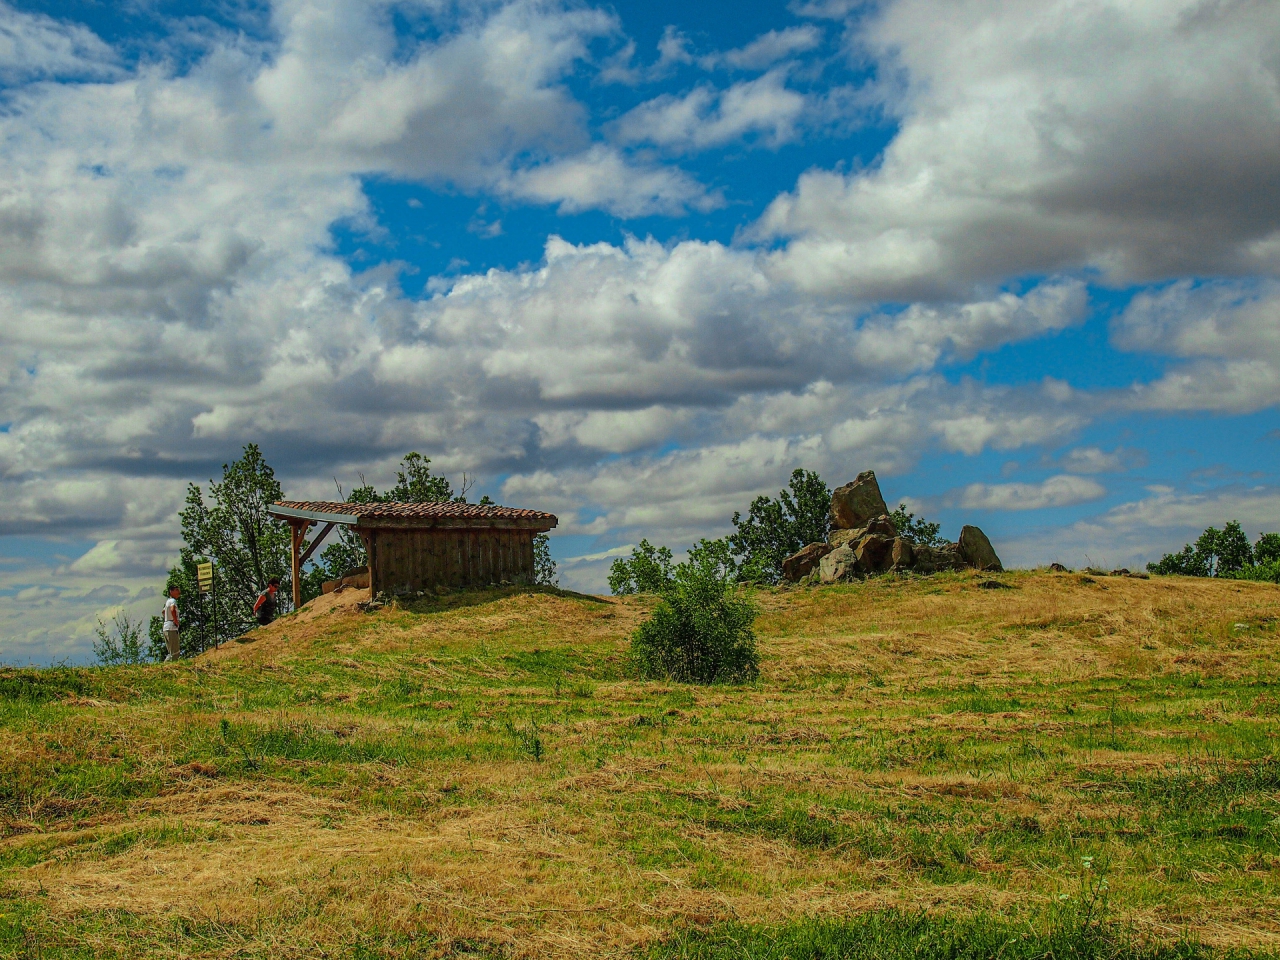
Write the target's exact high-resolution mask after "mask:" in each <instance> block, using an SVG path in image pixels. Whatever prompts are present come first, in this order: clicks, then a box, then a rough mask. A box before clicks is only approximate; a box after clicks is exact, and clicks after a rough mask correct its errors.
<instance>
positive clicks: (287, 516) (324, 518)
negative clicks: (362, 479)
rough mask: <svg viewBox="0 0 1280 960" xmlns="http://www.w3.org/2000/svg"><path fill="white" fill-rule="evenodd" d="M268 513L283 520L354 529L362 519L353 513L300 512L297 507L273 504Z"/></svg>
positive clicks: (268, 508)
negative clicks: (334, 524) (333, 524)
mask: <svg viewBox="0 0 1280 960" xmlns="http://www.w3.org/2000/svg"><path fill="white" fill-rule="evenodd" d="M267 513H269V514H271V516H273V517H279V518H280V519H281V520H317V521H319V522H321V523H341V524H345V525H347V526H349V527H354V526H355V525H356V524H357V523H359V521H360V518H359V517H358V516H356V515H355V514H352V513H326V512H325V511H323V510H299V509H298V508H297V507H282V506H280V505H278V504H274V503H273V504H272V505H271V506H269V507H267Z"/></svg>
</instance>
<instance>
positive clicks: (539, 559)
mask: <svg viewBox="0 0 1280 960" xmlns="http://www.w3.org/2000/svg"><path fill="white" fill-rule="evenodd" d="M533 582H534V583H539V584H542V585H543V586H547V587H554V586H555V585H556V584H558V583H559V582H560V578H559V577H557V576H556V562H555V561H554V560H552V559H551V538H550V537H548V536H547V535H546V534H545V533H539V534H536V535H535V536H534V538H533Z"/></svg>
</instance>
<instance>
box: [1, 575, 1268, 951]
mask: <svg viewBox="0 0 1280 960" xmlns="http://www.w3.org/2000/svg"><path fill="white" fill-rule="evenodd" d="M998 579H999V582H1000V583H1001V584H1002V585H1003V586H1004V587H1006V589H989V588H986V587H984V586H983V583H984V582H988V581H989V580H990V578H987V577H970V576H968V575H947V576H939V577H935V578H930V579H927V580H914V581H893V580H882V581H872V582H869V583H866V584H859V585H842V586H833V587H828V588H821V589H807V590H795V591H777V592H763V593H760V594H758V595H757V599H758V601H759V603H760V605H761V607H762V609H763V611H764V612H763V614H762V616H761V619H760V621H759V629H760V634H761V654H762V676H761V679H760V681H759V682H758V683H756V684H754V685H752V686H748V687H736V688H688V687H680V686H674V685H664V684H655V683H650V682H641V681H637V680H632V679H629V678H628V676H627V674H626V660H625V653H626V647H627V636H628V634H629V632H630V631H631V630H632V629H633V628H634V626H635V625H636V623H637V622H638V621H639V620H640V619H641V618H642V617H643V616H644V612H645V609H646V605H647V601H646V600H644V599H634V598H630V599H613V598H611V599H599V598H591V597H582V596H575V595H559V594H555V593H550V592H546V593H536V592H535V593H519V592H514V591H494V592H490V593H482V594H456V595H453V596H448V597H443V598H438V599H431V600H430V601H427V602H421V603H419V604H418V605H416V606H414V607H412V608H407V609H400V610H381V611H378V612H374V613H362V612H360V611H359V610H358V609H357V608H356V607H355V605H354V599H355V596H354V595H353V594H352V593H350V592H348V593H344V594H341V595H337V596H330V597H324V598H321V599H320V600H318V601H316V602H315V603H313V604H312V605H311V606H309V607H308V608H306V609H304V610H303V611H301V612H300V613H298V614H296V615H294V616H293V617H290V618H286V619H284V620H282V621H280V622H278V623H277V624H275V625H273V626H272V627H270V628H268V629H265V630H262V631H259V632H258V633H256V634H254V635H252V636H253V638H254V642H252V643H246V644H231V645H229V646H228V647H225V648H224V649H223V650H221V651H219V652H217V653H211V654H209V655H207V656H205V657H202V658H199V659H197V660H195V661H191V662H185V663H181V664H171V665H164V666H153V667H146V668H118V669H111V670H50V671H14V670H7V671H0V955H5V956H10V955H12V956H24V955H25V956H48V957H60V956H76V957H79V956H83V957H110V956H141V955H148V956H166V955H169V956H186V955H193V956H210V957H214V956H216V957H223V956H235V957H258V956H280V957H311V956H334V957H374V956H430V957H445V956H530V957H533V956H537V957H544V956H557V957H558V956H564V957H568V956H575V957H578V956H584V955H587V956H595V955H609V954H628V953H637V954H640V955H649V956H653V957H668V956H688V957H694V956H697V957H713V956H714V957H720V956H724V957H728V956H743V955H747V954H748V953H749V954H750V955H751V956H759V957H765V956H768V957H783V956H788V957H791V958H792V960H799V958H800V957H802V956H816V955H825V956H836V955H845V954H844V953H841V952H840V950H844V949H845V948H840V949H839V950H838V949H837V947H838V945H839V944H840V943H842V942H845V941H847V942H848V944H862V945H863V947H865V946H866V944H869V943H876V944H880V946H879V947H876V948H875V949H870V948H867V949H866V950H865V951H864V953H863V954H857V953H856V951H854V952H852V953H850V951H853V947H849V948H848V950H845V953H849V955H866V956H889V955H895V956H896V955H907V954H905V953H894V950H897V949H898V948H899V947H902V945H903V944H904V943H918V942H919V935H920V931H922V930H923V931H925V932H926V933H927V934H928V937H926V940H928V942H930V943H933V944H935V946H936V947H937V951H935V952H934V953H928V952H927V951H926V952H924V953H921V954H920V955H921V956H925V955H927V956H935V955H936V956H939V957H941V956H957V955H969V954H965V953H964V950H966V949H968V950H971V951H974V950H976V951H977V952H976V953H972V955H975V956H977V955H983V954H982V950H984V949H986V947H985V946H984V945H986V944H989V943H995V944H997V945H998V944H1000V943H1005V942H1006V941H1010V938H1011V937H1012V938H1016V942H1017V943H1021V944H1022V946H1021V947H1017V948H1016V949H1015V948H1014V947H1013V946H1010V947H1008V948H1007V949H1006V950H1005V955H1008V956H1030V955H1032V954H1034V953H1035V950H1039V949H1040V947H1039V946H1036V945H1037V944H1041V943H1042V941H1043V943H1044V944H1049V940H1045V939H1044V938H1045V937H1049V938H1050V939H1051V938H1052V937H1053V936H1056V935H1057V934H1055V933H1054V930H1061V929H1066V928H1070V929H1079V928H1080V924H1081V922H1082V921H1083V920H1084V919H1086V918H1087V917H1088V916H1089V915H1090V912H1092V914H1091V915H1092V916H1093V917H1094V918H1097V917H1103V918H1109V919H1112V920H1115V921H1118V922H1120V923H1121V925H1122V928H1123V929H1126V930H1128V931H1129V933H1130V934H1131V935H1132V936H1133V937H1134V938H1136V941H1137V942H1138V943H1139V944H1142V943H1145V944H1147V945H1148V947H1149V948H1150V949H1157V948H1158V947H1159V945H1160V944H1170V943H1173V942H1175V941H1179V940H1183V941H1184V942H1183V943H1182V945H1181V946H1179V947H1178V948H1177V950H1179V951H1181V952H1180V953H1179V955H1186V956H1190V955H1193V954H1195V953H1196V949H1195V948H1193V947H1191V946H1189V945H1188V944H1187V942H1186V940H1187V938H1190V939H1192V940H1195V941H1198V942H1200V943H1202V944H1204V945H1206V946H1207V947H1208V948H1211V949H1210V950H1209V952H1210V953H1217V952H1221V951H1223V950H1227V949H1229V948H1233V947H1241V948H1248V949H1250V950H1258V951H1263V952H1272V951H1276V950H1277V949H1278V948H1280V760H1277V759H1275V758H1274V751H1275V742H1274V737H1275V736H1276V733H1277V730H1278V728H1280V686H1278V685H1277V682H1278V679H1280V637H1278V636H1277V629H1276V628H1277V614H1278V613H1280V610H1278V606H1280V587H1276V586H1274V585H1269V584H1253V583H1237V582H1215V581H1211V580H1190V579H1184V578H1158V579H1153V580H1150V581H1144V580H1136V579H1120V578H1097V579H1096V580H1094V579H1090V578H1088V577H1082V576H1079V575H1066V574H1057V575H1055V574H1040V573H1036V574H1006V575H1002V576H1001V577H999V578H998ZM1104 881H1105V882H1104ZM921 910H923V911H926V912H927V914H928V916H927V917H921V916H919V915H918V914H917V911H921ZM895 911H896V912H895ZM929 917H933V918H934V919H929ZM806 918H817V919H806ZM938 918H940V919H938ZM1064 924H1065V926H1064ZM913 925H914V926H913ZM921 925H923V926H921ZM1073 925H1074V926H1073ZM1104 929H1109V928H1104ZM868 931H870V932H868ZM904 931H905V932H904ZM912 931H914V932H912ZM1107 936H1110V935H1109V934H1108V935H1107ZM984 937H985V938H987V939H983V938H984ZM824 938H825V939H824ZM841 938H845V940H841ZM868 938H870V939H868ZM876 938H880V939H878V940H877V939H876ZM904 938H906V939H904ZM929 938H932V939H929ZM991 938H994V939H991ZM1087 939H1088V938H1087V937H1086V940H1087ZM1104 941H1105V942H1104ZM1073 943H1074V946H1073V947H1072V949H1076V948H1080V950H1083V954H1082V955H1094V954H1090V953H1089V951H1091V950H1093V951H1095V952H1096V954H1097V955H1112V954H1115V955H1125V956H1129V955H1138V954H1141V953H1142V949H1147V948H1142V949H1138V948H1134V949H1137V953H1136V954H1135V953H1133V951H1132V950H1130V952H1129V953H1125V952H1124V951H1125V950H1129V947H1126V946H1124V945H1123V944H1121V945H1119V946H1117V945H1116V943H1115V942H1113V941H1112V940H1110V939H1107V938H1106V937H1104V938H1103V940H1101V941H1098V942H1093V941H1090V942H1085V941H1078V942H1077V941H1073ZM823 944H826V945H827V948H828V952H827V953H826V954H817V953H815V949H816V948H817V947H821V946H822V945H823ZM833 944H834V945H835V946H833ZM893 944H897V945H898V946H897V947H893V946H892V945H893ZM947 944H951V946H952V947H954V948H955V949H952V950H951V951H950V952H948V949H949V948H948V947H947ZM1081 944H1083V946H1081ZM1091 944H1092V945H1091ZM1051 947H1052V944H1050V945H1049V946H1048V947H1046V948H1045V949H1046V950H1047V949H1050V948H1051ZM1033 948H1034V949H1033ZM859 949H863V948H862V947H860V948H859ZM930 949H932V948H930ZM992 949H995V948H994V947H993V948H992ZM1052 949H1053V950H1054V951H1055V955H1058V956H1062V955H1064V954H1063V949H1064V948H1063V947H1062V946H1061V944H1059V946H1058V947H1053V948H1052ZM1028 951H1030V952H1028ZM1108 951H1111V953H1108ZM1116 951H1119V953H1118V954H1117V953H1116ZM1043 952H1044V951H1043V950H1042V951H1041V954H1042V953H1043ZM1143 955H1145V954H1143Z"/></svg>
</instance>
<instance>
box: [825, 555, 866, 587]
mask: <svg viewBox="0 0 1280 960" xmlns="http://www.w3.org/2000/svg"><path fill="white" fill-rule="evenodd" d="M818 570H819V576H821V578H822V582H823V583H835V582H837V581H839V580H847V579H849V577H851V576H852V575H853V574H855V573H857V572H858V558H857V557H855V556H854V555H853V551H852V550H850V549H849V548H848V547H836V548H835V549H834V550H832V551H831V552H830V553H828V554H827V555H826V556H825V557H823V558H822V561H821V563H819V565H818Z"/></svg>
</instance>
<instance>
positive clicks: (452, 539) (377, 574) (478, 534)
mask: <svg viewBox="0 0 1280 960" xmlns="http://www.w3.org/2000/svg"><path fill="white" fill-rule="evenodd" d="M267 512H268V513H270V514H271V515H272V516H273V517H275V518H277V519H279V520H284V521H285V522H286V523H288V524H289V526H290V527H292V528H293V538H292V542H293V551H292V555H293V603H294V608H295V609H297V607H298V606H300V605H301V604H300V600H301V595H300V579H301V573H302V565H303V564H304V563H306V562H307V560H308V559H310V557H311V555H312V554H313V553H314V552H315V550H316V548H317V547H318V546H319V545H320V543H321V541H323V540H324V538H325V537H326V536H328V535H329V533H330V531H332V530H333V529H334V528H335V527H337V526H347V527H350V528H351V529H353V530H355V532H356V533H358V534H359V535H360V537H361V539H362V540H364V548H365V552H366V554H367V555H368V557H369V586H370V588H371V590H372V592H373V596H377V595H378V594H379V593H390V594H395V593H403V592H405V591H409V590H422V589H424V588H426V587H435V586H450V587H464V586H487V585H488V584H491V583H501V582H502V581H504V580H506V581H510V582H518V581H521V580H524V581H527V582H530V583H531V582H533V577H534V569H533V538H534V536H535V535H536V534H539V533H545V532H546V531H547V530H550V529H551V528H552V527H554V526H555V525H556V523H557V519H556V517H555V515H554V514H550V513H540V512H539V511H537V510H519V509H516V508H514V507H499V506H497V505H489V504H486V505H481V504H475V503H453V502H444V503H345V502H344V503H334V502H321V501H310V500H281V501H279V502H278V503H274V504H272V505H271V506H270V507H268V508H267ZM320 523H322V524H324V527H322V528H321V530H320V533H319V535H318V536H317V537H316V538H315V539H314V540H312V541H311V543H310V544H309V545H308V546H307V548H306V549H305V550H303V549H302V544H303V543H304V542H305V540H306V535H307V530H308V528H310V527H311V526H313V525H315V524H320Z"/></svg>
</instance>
